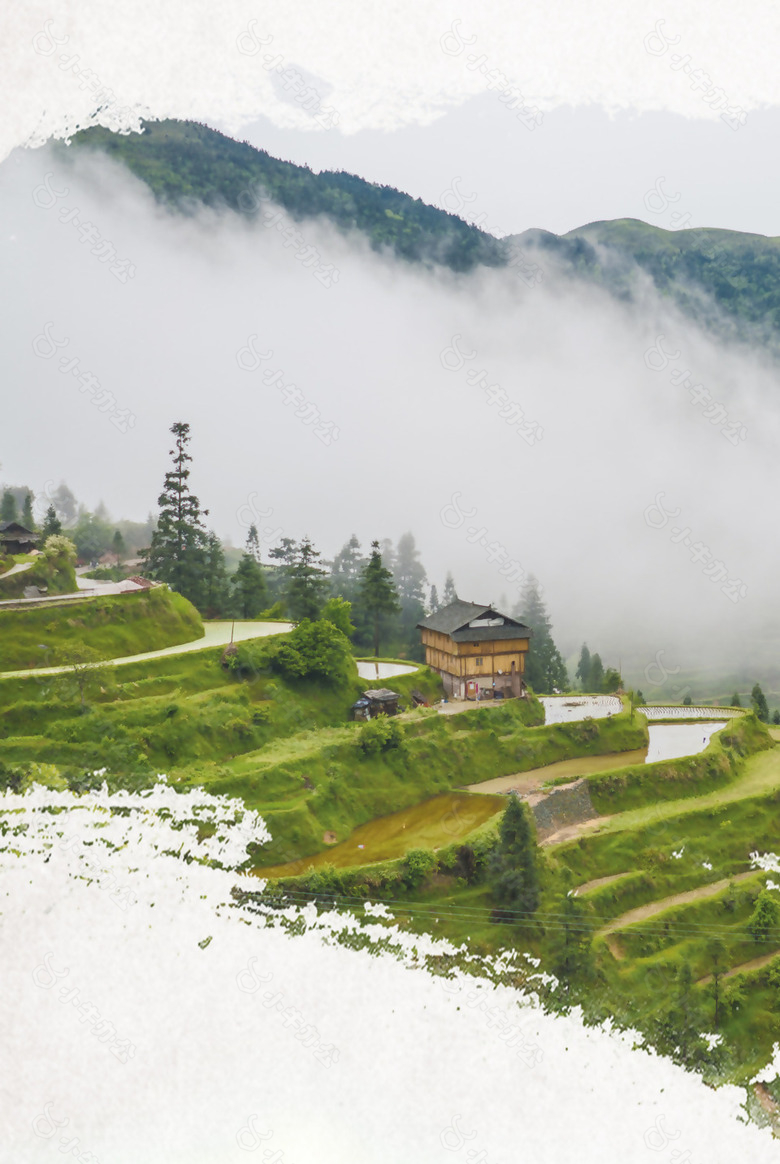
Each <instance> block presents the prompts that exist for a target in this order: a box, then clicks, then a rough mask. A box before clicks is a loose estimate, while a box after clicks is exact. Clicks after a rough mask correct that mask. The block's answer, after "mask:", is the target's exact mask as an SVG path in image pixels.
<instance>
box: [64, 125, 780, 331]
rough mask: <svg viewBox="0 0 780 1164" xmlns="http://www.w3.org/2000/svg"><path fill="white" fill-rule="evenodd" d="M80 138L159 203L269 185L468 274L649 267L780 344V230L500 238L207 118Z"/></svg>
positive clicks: (620, 285) (713, 314) (608, 274)
mask: <svg viewBox="0 0 780 1164" xmlns="http://www.w3.org/2000/svg"><path fill="white" fill-rule="evenodd" d="M72 144H73V145H75V146H77V147H79V148H85V147H88V148H90V149H96V150H100V151H102V152H103V153H105V154H107V155H108V156H109V157H112V158H113V159H115V160H116V161H118V162H121V163H122V164H124V165H125V166H126V167H127V168H128V169H129V170H130V171H131V172H132V173H133V174H134V175H135V176H136V177H138V178H140V179H141V180H142V181H143V182H145V183H146V185H147V186H148V187H149V188H150V190H151V191H152V192H153V194H154V195H155V197H156V198H157V199H158V201H160V202H161V203H163V204H165V205H167V206H169V207H170V208H172V209H176V210H178V211H181V212H187V211H188V210H192V209H195V208H196V207H197V206H198V205H201V204H202V205H206V206H212V207H219V206H226V207H228V208H229V209H231V210H233V211H235V212H236V213H238V214H242V215H246V216H250V217H251V216H254V215H256V214H257V212H258V209H259V205H258V200H257V198H256V197H255V192H256V191H257V190H263V191H264V192H265V193H266V194H267V195H268V196H269V197H270V199H271V200H272V201H274V202H276V203H278V204H279V205H280V206H282V207H283V208H284V210H285V211H287V213H288V214H289V215H290V217H291V218H292V219H294V220H296V221H303V220H305V219H311V218H316V217H323V218H325V219H327V220H328V221H330V222H331V223H333V224H334V225H335V226H337V227H338V228H339V229H340V230H342V231H344V232H347V231H350V230H357V231H359V232H360V233H362V234H363V235H364V236H365V237H366V238H367V239H368V241H369V243H370V245H371V247H372V248H373V249H374V250H377V251H380V250H382V249H385V248H386V249H389V250H390V251H391V252H393V253H394V254H395V255H396V256H397V257H398V258H401V259H404V260H406V261H407V262H411V263H422V264H424V265H427V266H442V267H445V268H449V269H450V270H452V271H454V272H456V273H459V274H462V273H466V272H469V271H473V270H475V269H476V268H479V267H494V268H495V267H515V268H517V273H518V275H519V277H520V278H521V279H522V280H523V281H524V282H526V284H527V285H528V286H533V285H534V284H535V283H538V282H540V281H541V280H542V279H543V278H548V279H549V278H550V277H552V278H553V279H554V278H555V277H556V276H557V277H561V276H563V277H569V278H576V279H579V280H582V281H585V282H590V283H593V284H596V285H598V286H600V287H602V288H604V289H605V290H606V291H607V292H609V293H610V294H611V295H613V296H614V297H615V298H618V299H621V300H626V301H632V300H634V299H636V298H638V297H639V296H640V295H641V286H642V284H643V283H646V282H647V280H648V279H649V280H650V281H651V282H652V284H653V285H654V287H655V288H656V290H657V291H658V292H659V294H660V295H661V296H662V297H664V298H666V299H669V300H670V301H671V302H672V303H673V304H674V305H675V306H676V307H677V308H678V309H680V310H681V311H682V312H683V313H684V314H685V315H686V316H688V317H689V318H691V319H693V320H695V322H696V323H697V324H699V325H700V326H702V327H704V328H706V329H707V330H708V331H710V332H714V333H716V334H717V335H718V336H719V337H720V338H721V339H723V340H726V341H733V340H741V341H743V342H750V343H752V344H760V345H762V346H766V347H768V348H770V349H772V350H773V351H775V352H777V353H778V354H780V338H779V337H778V326H779V325H780V239H777V238H767V237H765V236H764V235H758V234H748V233H743V232H739V231H732V230H719V229H714V228H701V229H695V230H692V229H681V230H676V231H671V230H663V229H661V228H660V227H656V226H652V225H650V224H648V223H646V222H642V221H641V220H639V219H630V218H627V219H615V220H612V221H602V222H593V223H589V224H587V225H585V226H581V227H578V228H576V229H575V230H572V231H569V232H568V233H567V234H565V235H556V234H553V233H551V232H550V231H546V230H541V229H533V230H527V231H525V232H523V233H522V234H518V235H509V236H506V237H505V238H503V239H498V238H495V237H494V236H493V235H491V234H489V233H487V232H485V231H483V230H480V229H479V228H478V227H476V226H474V225H473V224H471V223H469V222H467V221H465V220H464V219H462V218H459V217H458V216H457V215H455V214H451V213H449V212H448V211H445V210H441V209H439V208H438V207H435V206H430V205H428V204H427V203H425V202H423V201H422V200H421V199H419V198H412V197H411V196H410V195H408V194H404V193H403V192H401V191H399V190H396V189H394V188H393V187H391V186H380V185H377V184H374V183H371V182H368V181H366V180H365V179H363V178H360V177H357V176H356V175H353V174H348V173H345V172H343V171H338V172H337V171H322V172H320V173H319V174H317V173H314V172H313V171H312V170H310V169H309V168H308V167H306V166H299V165H296V164H294V163H292V162H286V161H282V160H280V159H278V158H274V157H272V156H271V155H270V154H268V153H267V152H266V151H264V150H260V149H256V148H255V147H254V146H251V145H249V144H248V143H246V142H237V141H234V140H233V139H232V138H230V137H227V136H226V135H224V134H222V133H219V132H218V131H217V130H214V129H210V128H209V127H208V126H204V125H199V124H195V123H193V122H184V121H173V120H168V121H159V122H146V123H144V131H143V133H141V134H137V133H129V134H119V133H114V132H112V131H110V130H107V129H103V128H102V127H94V128H91V129H86V130H82V131H81V132H79V133H77V134H76V135H75V136H74V137H73V139H72Z"/></svg>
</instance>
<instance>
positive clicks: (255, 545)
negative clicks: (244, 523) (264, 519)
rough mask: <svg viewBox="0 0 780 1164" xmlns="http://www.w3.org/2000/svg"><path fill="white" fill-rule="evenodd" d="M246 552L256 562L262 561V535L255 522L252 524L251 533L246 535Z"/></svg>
mask: <svg viewBox="0 0 780 1164" xmlns="http://www.w3.org/2000/svg"><path fill="white" fill-rule="evenodd" d="M244 553H245V554H249V556H250V557H251V558H252V559H253V560H254V561H255V562H257V563H259V562H260V536H259V534H258V532H257V526H256V525H255V524H254V522H253V523H252V525H250V527H249V533H248V534H247V535H246V545H245V547H244Z"/></svg>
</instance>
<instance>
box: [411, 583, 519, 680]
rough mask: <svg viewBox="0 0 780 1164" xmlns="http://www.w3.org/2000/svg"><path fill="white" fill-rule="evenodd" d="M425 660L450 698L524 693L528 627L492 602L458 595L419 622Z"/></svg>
mask: <svg viewBox="0 0 780 1164" xmlns="http://www.w3.org/2000/svg"><path fill="white" fill-rule="evenodd" d="M417 626H418V628H419V630H420V631H421V632H422V642H423V646H424V647H425V662H426V663H427V664H428V666H429V667H431V668H432V670H434V671H438V673H439V674H440V675H441V678H442V682H443V684H444V690H445V691H446V692H447V695H448V696H450V697H451V698H453V699H493V698H499V699H500V698H505V697H511V696H515V697H517V696H521V695H523V694H524V692H525V681H524V679H523V676H524V674H525V659H526V655H527V654H528V644H529V639H530V637H531V630H530V628H529V627H527V626H525V625H524V624H523V623H521V622H519V621H518V620H517V619H516V618H511V617H510V616H509V615H508V614H502V613H501V612H500V611H498V610H495V609H494V608H493V607H492V606H479V605H478V604H477V603H475V602H462V601H461V600H460V599H456V600H455V601H454V602H451V603H450V604H449V606H444V607H442V609H441V610H437V611H436V613H435V614H431V615H430V616H429V617H428V618H426V619H423V621H422V622H418V624H417Z"/></svg>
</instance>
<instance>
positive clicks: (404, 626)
mask: <svg viewBox="0 0 780 1164" xmlns="http://www.w3.org/2000/svg"><path fill="white" fill-rule="evenodd" d="M393 578H394V580H395V585H396V589H397V590H398V598H399V601H400V604H401V635H402V637H403V640H404V645H405V646H406V647H407V648H412V649H414V648H415V647H417V646H418V643H419V634H418V633H417V629H416V628H417V623H418V622H419V621H420V619H421V618H424V617H425V582H426V574H425V567H424V566H423V564H422V562H421V561H420V555H419V554H418V552H417V547H416V545H415V542H414V536H413V535H412V534H411V533H405V534H403V535H402V536H401V537H400V538H399V539H398V547H397V549H396V554H395V564H394V567H393Z"/></svg>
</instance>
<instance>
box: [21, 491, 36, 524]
mask: <svg viewBox="0 0 780 1164" xmlns="http://www.w3.org/2000/svg"><path fill="white" fill-rule="evenodd" d="M22 525H23V526H24V528H25V529H35V518H34V516H33V495H32V493H25V495H24V505H23V506H22Z"/></svg>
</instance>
